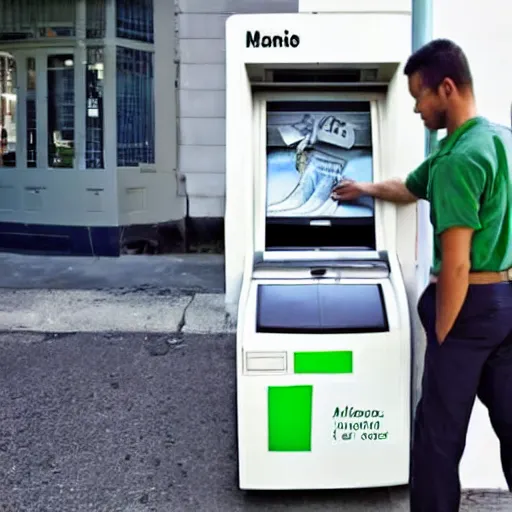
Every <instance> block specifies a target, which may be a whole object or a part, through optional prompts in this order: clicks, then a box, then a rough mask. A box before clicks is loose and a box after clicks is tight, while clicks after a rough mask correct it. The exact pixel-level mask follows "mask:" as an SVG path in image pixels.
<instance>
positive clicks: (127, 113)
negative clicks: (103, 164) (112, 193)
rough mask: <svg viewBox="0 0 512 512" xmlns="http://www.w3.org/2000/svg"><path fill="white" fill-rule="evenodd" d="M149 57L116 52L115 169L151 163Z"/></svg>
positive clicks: (151, 77)
mask: <svg viewBox="0 0 512 512" xmlns="http://www.w3.org/2000/svg"><path fill="white" fill-rule="evenodd" d="M153 67H154V66H153V53H152V52H146V51H141V50H134V49H131V48H124V47H118V48H117V87H116V89H117V165H118V166H119V167H131V166H137V165H138V164H139V163H154V162H155V111H154V105H155V101H154V74H153Z"/></svg>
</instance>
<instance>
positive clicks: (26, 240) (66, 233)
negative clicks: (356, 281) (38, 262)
mask: <svg viewBox="0 0 512 512" xmlns="http://www.w3.org/2000/svg"><path fill="white" fill-rule="evenodd" d="M120 247H121V244H120V228H119V227H117V226H112V227H109V226H106V227H88V226H45V225H41V224H17V223H11V222H0V251H4V252H5V251H9V252H17V253H18V252H23V253H37V254H48V255H73V256H111V257H116V256H119V255H120V250H121V249H120Z"/></svg>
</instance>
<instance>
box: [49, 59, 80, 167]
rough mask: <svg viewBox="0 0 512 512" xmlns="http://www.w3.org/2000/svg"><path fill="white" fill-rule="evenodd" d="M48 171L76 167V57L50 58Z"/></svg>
mask: <svg viewBox="0 0 512 512" xmlns="http://www.w3.org/2000/svg"><path fill="white" fill-rule="evenodd" d="M47 76H48V167H65V168H71V167H74V164H75V150H74V145H75V144H74V139H75V74H74V56H73V54H62V55H51V56H49V57H48V68H47Z"/></svg>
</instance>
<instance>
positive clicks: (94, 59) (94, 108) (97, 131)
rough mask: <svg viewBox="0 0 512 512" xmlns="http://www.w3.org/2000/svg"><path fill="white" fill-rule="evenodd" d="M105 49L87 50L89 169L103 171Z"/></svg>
mask: <svg viewBox="0 0 512 512" xmlns="http://www.w3.org/2000/svg"><path fill="white" fill-rule="evenodd" d="M103 71H104V61H103V48H88V49H87V73H86V94H87V105H86V114H85V115H86V143H85V144H86V145H85V166H86V168H87V169H103V168H104V160H103V75H104V73H103Z"/></svg>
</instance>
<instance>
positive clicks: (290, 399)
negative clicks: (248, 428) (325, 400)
mask: <svg viewBox="0 0 512 512" xmlns="http://www.w3.org/2000/svg"><path fill="white" fill-rule="evenodd" d="M312 413H313V386H270V387H269V388H268V449H269V451H271V452H310V451H311V422H312Z"/></svg>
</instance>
